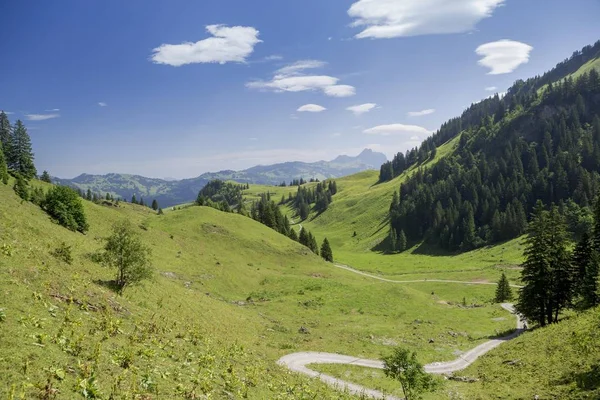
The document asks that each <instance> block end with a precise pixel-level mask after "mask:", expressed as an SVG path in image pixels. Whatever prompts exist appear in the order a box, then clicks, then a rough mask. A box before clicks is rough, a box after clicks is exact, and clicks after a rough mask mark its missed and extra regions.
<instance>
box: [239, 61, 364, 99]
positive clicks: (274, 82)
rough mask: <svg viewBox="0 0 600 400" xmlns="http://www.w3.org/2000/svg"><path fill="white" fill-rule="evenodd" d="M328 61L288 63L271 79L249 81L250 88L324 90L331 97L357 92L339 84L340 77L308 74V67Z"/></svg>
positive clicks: (321, 65)
mask: <svg viewBox="0 0 600 400" xmlns="http://www.w3.org/2000/svg"><path fill="white" fill-rule="evenodd" d="M325 65H327V63H325V62H323V61H318V60H302V61H297V62H295V63H293V64H289V65H286V66H285V67H283V68H280V69H278V70H277V71H275V73H274V75H273V78H272V79H271V80H269V81H263V80H257V81H252V82H248V83H247V84H246V87H248V88H250V89H259V90H271V91H274V92H278V93H281V92H305V91H322V92H323V93H324V94H325V95H327V96H330V97H349V96H353V95H354V94H355V93H356V90H355V88H354V87H353V86H350V85H339V84H338V82H339V81H340V79H339V78H335V77H332V76H328V75H308V74H306V73H305V71H306V70H308V69H315V68H322V67H324V66H325Z"/></svg>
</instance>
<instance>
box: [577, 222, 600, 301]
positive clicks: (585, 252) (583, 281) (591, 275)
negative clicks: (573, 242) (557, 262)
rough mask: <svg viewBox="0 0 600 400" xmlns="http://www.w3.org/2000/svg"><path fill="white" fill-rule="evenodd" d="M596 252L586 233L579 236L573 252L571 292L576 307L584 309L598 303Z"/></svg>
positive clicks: (599, 299) (599, 298)
mask: <svg viewBox="0 0 600 400" xmlns="http://www.w3.org/2000/svg"><path fill="white" fill-rule="evenodd" d="M598 261H599V259H598V252H597V251H595V250H594V249H593V248H592V241H591V239H590V238H589V236H588V235H587V234H584V236H583V237H582V238H581V240H580V241H579V243H578V244H577V246H576V247H575V250H574V252H573V267H574V268H573V275H574V278H573V281H574V282H573V286H574V288H573V292H574V294H575V295H576V296H577V303H576V305H577V308H579V309H582V310H585V309H588V308H592V307H595V306H597V305H599V304H600V297H599V296H598V276H599V271H598V270H599V268H598V264H599V263H598Z"/></svg>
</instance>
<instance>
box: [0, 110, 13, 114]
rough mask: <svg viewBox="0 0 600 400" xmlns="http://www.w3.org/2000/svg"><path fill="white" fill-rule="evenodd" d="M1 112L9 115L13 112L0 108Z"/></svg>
mask: <svg viewBox="0 0 600 400" xmlns="http://www.w3.org/2000/svg"><path fill="white" fill-rule="evenodd" d="M2 112H3V113H4V114H6V115H11V114H14V112H12V111H3V110H2Z"/></svg>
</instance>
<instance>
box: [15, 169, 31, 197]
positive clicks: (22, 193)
mask: <svg viewBox="0 0 600 400" xmlns="http://www.w3.org/2000/svg"><path fill="white" fill-rule="evenodd" d="M13 189H14V190H15V193H16V194H17V196H19V197H20V198H22V199H23V200H25V201H27V200H29V188H28V187H27V181H25V179H23V177H22V176H21V175H17V176H16V180H15V185H14V186H13Z"/></svg>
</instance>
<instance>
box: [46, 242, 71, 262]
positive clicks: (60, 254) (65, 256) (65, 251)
mask: <svg viewBox="0 0 600 400" xmlns="http://www.w3.org/2000/svg"><path fill="white" fill-rule="evenodd" d="M50 254H51V255H53V256H54V257H56V258H58V259H59V260H61V261H64V262H66V263H67V264H69V265H71V264H72V263H73V256H72V255H71V246H68V245H67V244H66V243H65V242H62V243H61V244H60V246H58V247H57V248H56V249H54V250H52V251H51V252H50Z"/></svg>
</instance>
